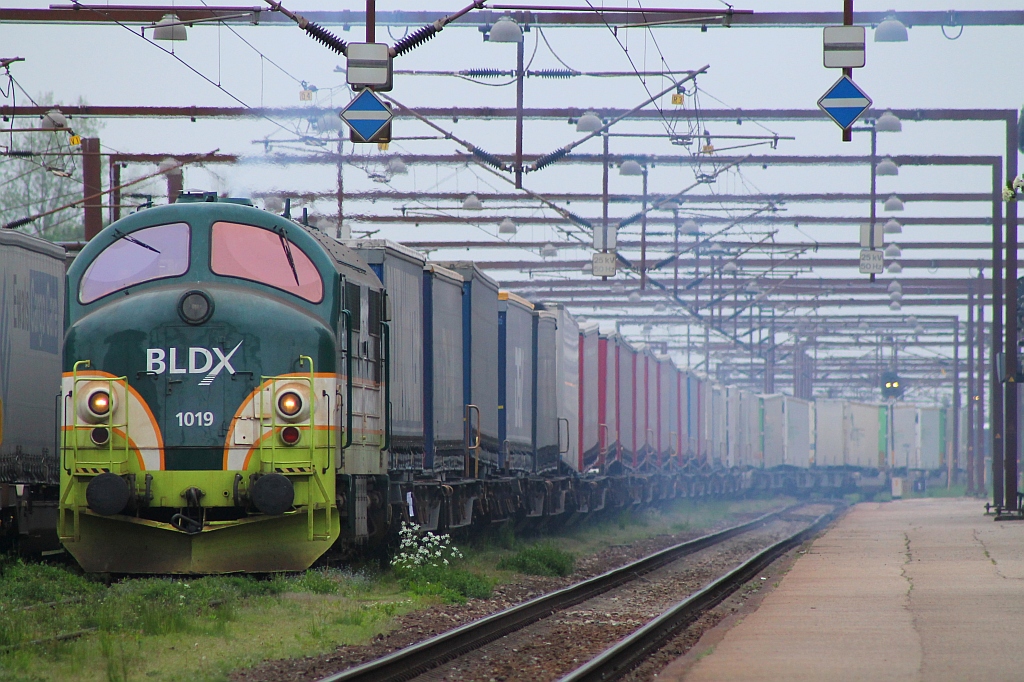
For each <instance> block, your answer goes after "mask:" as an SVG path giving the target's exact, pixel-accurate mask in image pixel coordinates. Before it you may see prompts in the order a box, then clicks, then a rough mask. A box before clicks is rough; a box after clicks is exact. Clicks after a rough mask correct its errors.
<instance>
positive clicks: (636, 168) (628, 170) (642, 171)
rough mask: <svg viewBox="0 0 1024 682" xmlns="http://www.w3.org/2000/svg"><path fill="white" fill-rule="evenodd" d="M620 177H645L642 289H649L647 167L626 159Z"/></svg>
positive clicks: (642, 221)
mask: <svg viewBox="0 0 1024 682" xmlns="http://www.w3.org/2000/svg"><path fill="white" fill-rule="evenodd" d="M619 175H625V176H628V177H636V176H637V175H639V176H641V177H643V179H644V180H643V200H642V203H641V209H640V288H641V289H646V288H647V166H646V165H642V164H641V163H640V162H639V161H636V160H634V159H626V160H625V161H623V162H622V165H620V166H619Z"/></svg>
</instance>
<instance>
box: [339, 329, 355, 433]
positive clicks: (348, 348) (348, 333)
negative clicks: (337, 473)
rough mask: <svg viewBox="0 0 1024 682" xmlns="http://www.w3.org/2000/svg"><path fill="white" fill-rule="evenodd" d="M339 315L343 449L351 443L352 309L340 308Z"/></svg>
mask: <svg viewBox="0 0 1024 682" xmlns="http://www.w3.org/2000/svg"><path fill="white" fill-rule="evenodd" d="M341 316H342V317H344V318H345V379H346V384H347V385H346V386H345V412H346V414H345V439H344V440H343V441H342V444H341V450H342V452H344V451H345V448H348V447H350V446H351V445H352V414H353V413H352V311H351V310H347V309H345V310H342V311H341Z"/></svg>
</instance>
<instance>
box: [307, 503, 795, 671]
mask: <svg viewBox="0 0 1024 682" xmlns="http://www.w3.org/2000/svg"><path fill="white" fill-rule="evenodd" d="M800 506H802V505H794V506H793V507H787V508H786V509H780V510H778V511H774V512H770V513H768V514H764V515H762V516H759V517H757V518H756V519H753V520H751V521H747V522H745V523H741V524H739V525H736V526H731V527H729V528H725V529H723V530H720V531H717V532H715V533H709V534H707V535H703V536H701V537H699V538H696V539H694V540H688V541H687V542H683V543H680V544H678V545H673V546H672V547H669V548H667V549H663V550H661V551H659V552H655V553H654V554H651V555H649V556H646V557H644V558H643V559H639V560H637V561H634V562H632V563H629V564H626V565H625V566H621V567H619V568H616V569H613V570H611V571H608V572H607V573H603V574H601V575H599V576H595V577H593V578H590V579H588V580H584V581H582V582H579V583H576V584H575V585H571V586H569V587H565V588H563V589H561V590H556V591H555V592H551V593H549V594H545V595H543V596H540V597H537V598H536V599H531V600H530V601H528V602H525V603H523V604H519V605H516V606H513V607H512V608H509V609H505V610H504V611H499V612H498V613H494V614H492V615H490V616H486V617H484V618H481V619H480V620H477V621H474V622H472V623H467V624H466V625H463V626H461V627H458V628H455V629H454V630H449V631H448V632H445V633H442V634H440V635H437V636H436V637H432V638H430V639H427V640H424V641H422V642H418V643H417V644H413V645H412V646H409V647H406V648H404V649H400V650H399V651H395V652H393V653H391V654H388V655H387V656H384V657H383V658H378V659H376V660H373V661H368V662H367V663H363V664H361V665H358V666H355V667H353V668H349V669H348V670H343V671H341V672H339V673H336V674H334V675H330V676H328V677H325V678H323V679H321V680H320V681H319V682H371V681H372V682H392V681H394V682H397V681H399V680H408V679H411V678H413V677H416V676H417V675H420V674H422V673H424V672H426V671H427V670H430V669H432V668H435V667H437V666H439V665H441V664H443V663H445V662H446V661H449V660H451V659H453V658H457V657H458V656H460V655H462V654H464V653H466V652H468V651H472V650H474V649H477V648H479V647H481V646H483V645H484V644H487V643H488V642H492V641H494V640H496V639H498V638H500V637H503V636H504V635H507V634H509V633H511V632H515V631H516V630H520V629H522V628H524V627H526V626H527V625H530V624H531V623H534V622H536V621H538V620H540V619H542V618H546V617H547V616H549V615H551V614H552V613H555V612H556V611H560V610H563V609H566V608H569V607H570V606H573V605H575V604H579V603H580V602H583V601H586V600H587V599H590V598H592V597H595V596H597V595H599V594H601V593H603V592H607V591H608V590H610V589H612V588H615V587H618V586H619V585H622V584H625V583H628V582H630V581H632V580H635V579H637V578H639V577H640V576H642V575H644V574H646V573H649V572H651V571H653V570H655V569H657V568H660V567H661V566H664V565H665V564H668V563H671V562H673V561H675V560H677V559H679V558H681V557H684V556H686V555H688V554H693V553H694V552H697V551H700V550H702V549H706V548H707V547H711V546H713V545H716V544H718V543H721V542H724V541H725V540H728V539H730V538H733V537H735V536H737V535H741V534H743V533H746V532H747V531H750V530H753V529H754V528H757V527H758V526H762V525H764V524H766V523H768V522H769V521H772V520H774V519H776V518H778V517H779V516H781V515H783V514H785V513H787V512H790V511H792V510H794V509H796V508H798V507H800Z"/></svg>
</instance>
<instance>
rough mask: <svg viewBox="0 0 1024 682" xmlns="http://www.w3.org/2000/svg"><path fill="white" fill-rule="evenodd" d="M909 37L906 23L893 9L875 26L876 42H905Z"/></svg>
mask: <svg viewBox="0 0 1024 682" xmlns="http://www.w3.org/2000/svg"><path fill="white" fill-rule="evenodd" d="M908 38H909V36H908V35H907V27H906V25H904V23H903V22H902V21H900V20H899V19H897V18H896V13H895V12H893V11H892V10H890V11H889V13H888V14H886V16H885V19H883V20H882V23H880V24H879V25H878V26H876V27H875V42H876V43H905V42H907V40H908Z"/></svg>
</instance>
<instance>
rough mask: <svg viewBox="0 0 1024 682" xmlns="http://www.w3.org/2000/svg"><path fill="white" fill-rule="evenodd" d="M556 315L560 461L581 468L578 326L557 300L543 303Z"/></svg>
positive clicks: (577, 469) (571, 466)
mask: <svg viewBox="0 0 1024 682" xmlns="http://www.w3.org/2000/svg"><path fill="white" fill-rule="evenodd" d="M544 308H545V309H546V310H548V311H550V312H553V313H555V315H557V316H558V329H557V330H556V331H555V345H556V347H557V353H556V355H555V376H556V377H557V380H556V382H555V385H556V387H557V392H558V394H557V400H558V402H557V410H558V438H559V440H558V443H559V452H560V453H561V455H562V461H563V462H565V464H566V465H567V466H568V467H569V468H570V469H574V470H576V471H579V470H580V469H581V468H582V461H581V457H580V448H579V418H580V385H579V382H580V326H579V324H578V323H577V322H576V319H575V318H574V317H573V316H572V315H570V314H569V311H568V310H566V309H565V307H564V306H563V305H562V304H561V303H545V304H544Z"/></svg>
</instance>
